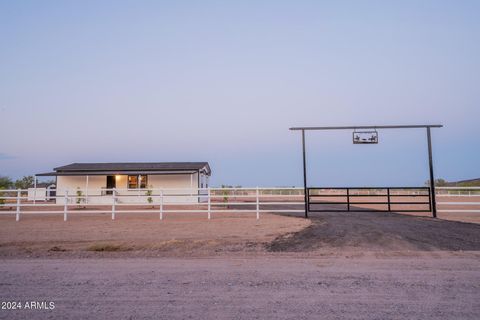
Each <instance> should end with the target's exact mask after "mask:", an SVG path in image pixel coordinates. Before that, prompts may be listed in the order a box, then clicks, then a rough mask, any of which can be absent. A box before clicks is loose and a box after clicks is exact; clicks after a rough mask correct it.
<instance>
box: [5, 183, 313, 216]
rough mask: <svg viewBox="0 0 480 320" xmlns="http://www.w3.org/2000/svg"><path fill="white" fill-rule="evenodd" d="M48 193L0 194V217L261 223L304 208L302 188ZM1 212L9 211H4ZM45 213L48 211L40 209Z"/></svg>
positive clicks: (22, 191)
mask: <svg viewBox="0 0 480 320" xmlns="http://www.w3.org/2000/svg"><path fill="white" fill-rule="evenodd" d="M106 191H109V192H108V193H107V192H106ZM49 192H50V194H48V195H47V194H46V195H45V196H44V197H41V198H40V199H39V197H38V196H37V192H36V191H35V192H33V194H34V198H33V199H32V198H31V196H29V195H28V190H20V189H18V190H0V214H15V217H16V220H17V221H19V220H20V217H21V215H24V214H26V215H27V214H63V219H64V221H67V220H68V215H69V214H71V213H74V212H81V213H110V214H111V217H112V220H115V218H116V216H117V215H118V214H121V213H152V212H157V213H158V215H159V219H161V220H163V218H164V216H165V214H167V213H182V212H184V213H205V214H206V215H207V218H208V219H211V218H212V216H213V214H214V213H228V212H243V213H255V214H256V218H257V219H260V213H265V212H303V205H304V202H303V189H300V188H260V187H258V188H188V189H179V188H170V189H117V188H112V189H106V188H102V189H98V190H96V189H95V190H94V189H89V190H84V189H80V188H79V189H76V190H60V189H59V190H55V189H51V190H49ZM281 199H282V200H283V201H280V200H281ZM278 206H281V207H280V208H279V207H278ZM5 208H7V209H10V210H2V209H5ZM30 208H31V209H33V210H29V209H30ZM43 208H45V209H48V208H50V209H51V210H38V209H43ZM35 209H36V210H35ZM79 209H82V210H79ZM89 209H90V210H89Z"/></svg>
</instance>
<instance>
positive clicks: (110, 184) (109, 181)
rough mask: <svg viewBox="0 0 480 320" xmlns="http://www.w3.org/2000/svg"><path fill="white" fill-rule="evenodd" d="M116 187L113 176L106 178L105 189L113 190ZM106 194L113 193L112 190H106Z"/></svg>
mask: <svg viewBox="0 0 480 320" xmlns="http://www.w3.org/2000/svg"><path fill="white" fill-rule="evenodd" d="M116 187H117V185H116V183H115V176H107V189H113V188H116ZM105 193H106V194H113V191H112V190H107V192H105Z"/></svg>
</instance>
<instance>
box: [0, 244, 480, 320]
mask: <svg viewBox="0 0 480 320" xmlns="http://www.w3.org/2000/svg"><path fill="white" fill-rule="evenodd" d="M377 255H378V253H377V254H375V253H372V254H370V255H368V254H367V255H363V256H362V257H360V258H358V257H357V258H355V257H352V256H348V255H344V256H342V257H325V258H299V257H285V256H284V257H278V256H275V257H274V256H269V255H266V256H258V257H250V258H243V259H242V258H235V257H220V258H218V257H217V258H211V259H182V258H164V259H158V258H152V259H138V258H137V259H124V258H119V259H11V260H5V261H3V262H2V263H1V264H0V297H1V301H12V300H13V301H20V302H25V301H32V300H34V301H47V302H50V301H53V302H54V303H55V308H54V309H53V310H16V311H5V310H1V312H0V318H1V319H93V318H97V319H140V318H143V319H408V320H411V319H478V316H479V314H480V276H479V275H480V263H479V262H480V255H479V253H448V252H429V253H423V254H422V255H418V254H417V255H411V256H398V257H392V256H390V257H379V256H377Z"/></svg>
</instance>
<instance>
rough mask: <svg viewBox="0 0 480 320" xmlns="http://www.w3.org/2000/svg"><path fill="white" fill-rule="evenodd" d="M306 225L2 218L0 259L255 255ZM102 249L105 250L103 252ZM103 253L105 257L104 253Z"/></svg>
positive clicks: (268, 218)
mask: <svg viewBox="0 0 480 320" xmlns="http://www.w3.org/2000/svg"><path fill="white" fill-rule="evenodd" d="M309 224H310V221H308V220H305V219H299V218H296V217H289V216H279V215H273V214H262V215H261V217H260V219H259V220H257V219H256V218H255V214H252V213H240V214H216V215H215V216H214V217H213V218H212V219H211V220H208V219H207V218H206V216H205V215H204V214H201V215H200V214H187V213H184V214H169V215H166V216H165V218H164V220H161V221H160V220H159V217H158V214H156V213H152V214H121V215H117V217H116V219H115V220H111V216H110V215H108V214H84V213H77V214H71V215H70V217H69V220H68V221H66V222H64V221H63V219H62V217H61V216H59V215H48V216H47V215H41V216H40V215H25V216H23V217H22V220H21V221H19V222H16V221H15V219H12V217H7V216H0V257H1V256H3V257H17V256H33V257H35V256H36V257H38V256H59V255H60V256H70V257H71V256H75V257H79V256H80V257H85V256H92V255H95V254H98V253H102V251H108V253H112V254H117V255H119V254H122V252H126V253H125V254H127V255H128V256H131V255H132V254H134V255H141V256H151V255H153V256H156V255H166V254H169V255H174V256H184V255H187V256H188V255H196V256H201V255H205V254H211V253H214V254H215V253H221V252H236V251H256V250H258V248H261V244H264V243H268V242H270V241H272V240H273V239H275V238H276V237H278V236H280V235H282V234H285V233H290V232H296V231H300V230H302V229H303V228H305V227H307V226H308V225H309ZM102 249H104V250H102ZM108 253H107V254H108Z"/></svg>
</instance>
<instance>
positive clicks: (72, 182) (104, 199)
mask: <svg viewBox="0 0 480 320" xmlns="http://www.w3.org/2000/svg"><path fill="white" fill-rule="evenodd" d="M127 177H128V176H127V175H117V176H116V189H119V190H118V192H117V195H118V196H119V198H118V200H117V203H148V202H147V198H148V197H147V196H146V192H147V190H146V189H138V190H137V189H132V190H127V188H128V185H127V181H128V179H127ZM86 185H87V177H86V176H58V177H57V196H63V195H65V190H68V194H69V195H75V194H76V192H77V190H78V189H80V190H81V191H82V192H83V194H84V195H85V196H88V199H87V201H88V203H89V204H94V203H98V204H111V203H112V197H111V195H103V196H102V191H101V189H105V188H106V186H107V176H89V177H88V190H87V189H86ZM147 187H148V188H152V189H181V190H165V192H164V195H166V197H164V203H173V202H197V197H194V196H193V195H196V194H197V190H194V189H195V188H198V173H194V174H162V175H148V177H147ZM192 188H193V189H192ZM169 194H170V195H172V194H176V195H177V196H174V197H168V195H169ZM180 194H182V195H185V196H179V195H180ZM190 194H191V195H190ZM122 195H123V196H125V195H130V196H129V197H122ZM132 195H135V196H132ZM153 195H159V192H158V191H154V194H153ZM158 201H159V199H154V202H158ZM71 202H72V203H75V201H74V199H72V201H71ZM57 203H63V199H57Z"/></svg>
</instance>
